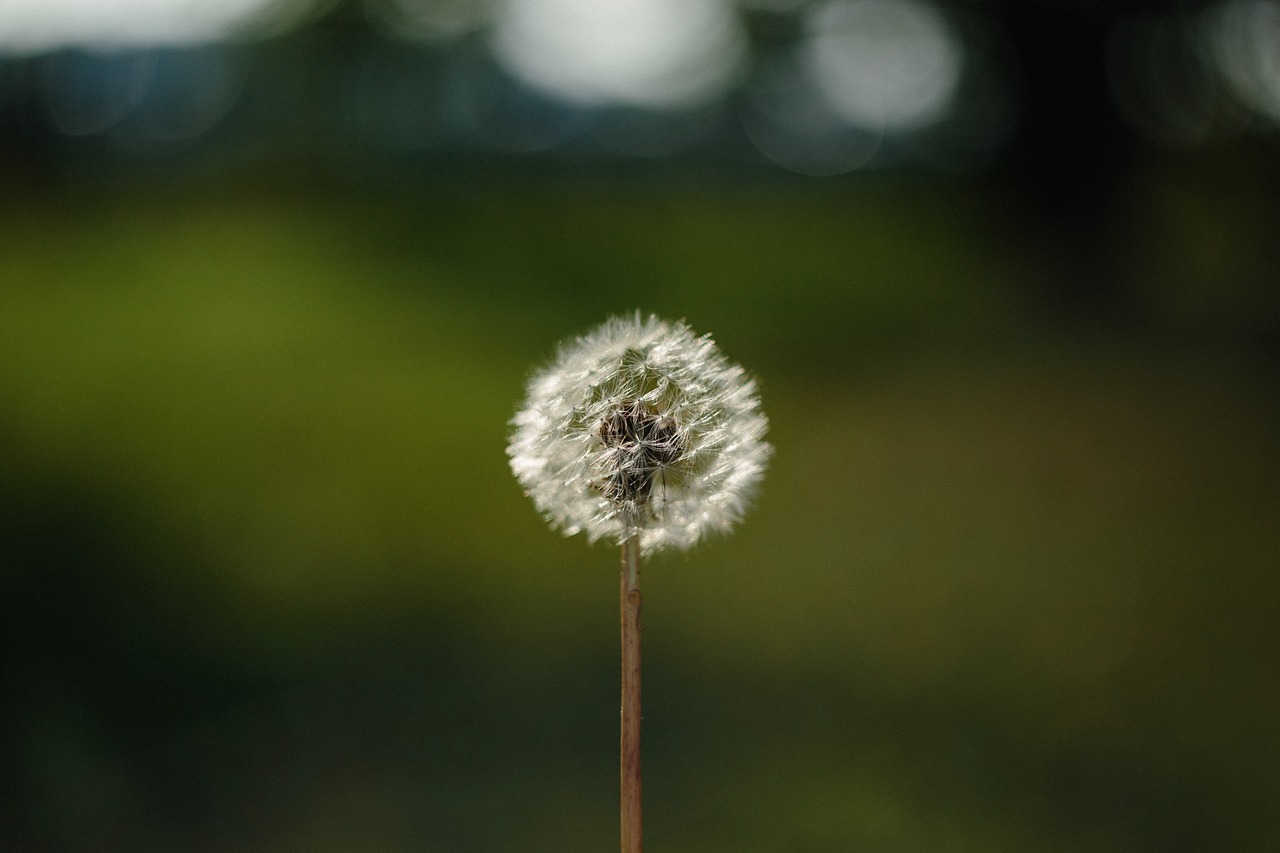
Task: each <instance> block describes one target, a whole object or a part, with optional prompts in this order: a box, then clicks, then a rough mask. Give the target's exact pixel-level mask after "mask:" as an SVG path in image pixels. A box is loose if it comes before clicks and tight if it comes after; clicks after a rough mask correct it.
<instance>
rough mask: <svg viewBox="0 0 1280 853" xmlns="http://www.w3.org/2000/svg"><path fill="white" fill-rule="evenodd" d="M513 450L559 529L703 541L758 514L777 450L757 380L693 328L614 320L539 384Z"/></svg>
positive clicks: (541, 375) (580, 341) (651, 545)
mask: <svg viewBox="0 0 1280 853" xmlns="http://www.w3.org/2000/svg"><path fill="white" fill-rule="evenodd" d="M511 423H512V426H513V427H514V431H513V434H512V436H511V442H510V444H509V445H508V447H507V455H508V456H509V457H510V459H511V470H512V471H513V472H514V473H515V475H516V479H517V480H519V481H520V484H521V485H522V486H523V487H524V489H525V491H526V492H527V493H528V495H529V496H530V497H531V498H532V499H533V502H534V504H535V506H537V508H538V510H539V511H540V512H541V513H542V514H543V515H544V516H545V517H546V518H547V520H548V521H549V522H551V524H552V525H553V526H554V527H556V528H558V529H559V530H561V531H562V532H563V533H564V534H565V535H566V536H572V535H575V534H577V533H585V534H586V536H587V539H588V540H589V541H592V542H594V541H596V540H598V539H601V538H610V539H614V540H615V541H618V542H622V541H624V540H626V539H628V538H630V537H632V536H638V537H639V538H640V547H641V550H642V551H644V552H645V553H651V552H653V551H656V550H659V549H661V548H664V547H674V548H678V549H681V550H685V549H688V548H691V547H692V546H693V545H694V544H696V543H697V542H698V541H699V540H700V539H701V538H702V537H703V536H704V535H705V534H707V533H712V532H727V531H728V530H729V529H730V528H731V527H732V526H733V525H734V524H735V523H736V522H737V521H738V520H739V519H740V518H741V517H742V514H743V512H744V511H745V510H746V507H747V503H748V501H749V500H750V498H751V495H752V494H753V492H754V490H755V488H756V485H757V484H758V483H759V481H760V478H761V476H762V475H763V474H764V469H765V465H766V463H767V462H768V458H769V454H770V452H771V450H772V448H770V446H769V445H768V444H767V443H765V441H764V434H765V432H766V431H767V430H768V426H769V424H768V420H767V419H766V418H765V416H764V413H763V412H762V411H761V410H760V402H759V399H758V397H757V394H756V386H755V382H754V381H753V380H752V379H751V378H750V377H748V376H747V375H746V373H745V372H744V371H743V369H742V368H741V367H739V366H737V365H735V364H732V363H730V362H729V361H728V360H726V359H725V358H724V356H723V355H721V354H720V351H719V350H718V349H717V348H716V345H715V343H714V342H713V341H712V340H711V338H710V337H709V336H699V335H697V334H695V333H694V332H693V330H692V329H690V328H689V327H688V326H687V325H685V324H684V323H682V322H681V323H669V322H666V321H664V320H660V319H658V318H657V317H652V316H651V317H649V318H648V319H642V318H641V316H640V315H639V314H636V315H633V316H631V317H626V318H613V319H611V320H609V321H608V322H606V323H604V324H603V325H602V326H600V327H598V328H596V329H595V330H594V331H592V332H590V333H589V334H587V335H584V336H582V337H579V338H577V339H576V340H573V341H571V342H566V343H565V344H563V345H561V347H560V350H559V352H558V354H557V356H556V358H555V359H554V361H553V362H552V363H551V365H549V366H548V367H547V368H545V369H544V370H541V371H539V372H538V373H537V374H535V375H534V376H533V378H532V379H530V381H529V387H528V396H527V399H526V400H525V405H524V407H523V408H522V409H521V410H520V411H519V412H518V413H517V414H516V416H515V417H514V418H513V419H512V421H511Z"/></svg>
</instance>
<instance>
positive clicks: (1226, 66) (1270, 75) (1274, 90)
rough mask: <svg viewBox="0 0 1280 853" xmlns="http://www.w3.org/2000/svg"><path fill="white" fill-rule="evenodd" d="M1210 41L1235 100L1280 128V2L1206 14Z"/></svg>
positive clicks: (1250, 1) (1243, 3)
mask: <svg viewBox="0 0 1280 853" xmlns="http://www.w3.org/2000/svg"><path fill="white" fill-rule="evenodd" d="M1204 37H1205V43H1206V46H1207V48H1208V51H1209V54H1210V56H1212V57H1213V61H1214V63H1215V65H1216V66H1217V69H1218V72H1219V73H1220V74H1221V76H1222V78H1223V80H1224V81H1225V82H1226V84H1227V86H1228V87H1229V88H1230V89H1231V91H1232V92H1233V93H1234V94H1235V96H1236V97H1237V98H1238V99H1239V100H1240V101H1241V102H1242V103H1243V104H1244V105H1245V106H1246V107H1248V108H1249V109H1251V110H1254V111H1255V112H1257V113H1259V114H1261V115H1263V116H1265V117H1266V118H1268V119H1270V120H1271V121H1273V122H1280V2H1275V0H1227V2H1225V3H1222V4H1221V5H1219V6H1217V7H1216V8H1214V9H1211V10H1210V11H1209V12H1208V14H1206V16H1205V18H1204Z"/></svg>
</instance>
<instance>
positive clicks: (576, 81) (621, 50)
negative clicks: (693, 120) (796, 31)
mask: <svg viewBox="0 0 1280 853" xmlns="http://www.w3.org/2000/svg"><path fill="white" fill-rule="evenodd" d="M494 51H495V53H496V55H497V57H498V61H499V62H500V63H501V64H502V65H503V66H504V67H505V68H506V69H507V70H508V71H510V72H511V73H513V74H514V75H516V76H517V77H519V78H520V79H521V80H523V81H525V82H526V83H528V84H529V85H531V86H533V87H535V88H537V89H539V90H541V91H543V92H545V93H547V94H549V95H551V96H552V97H555V98H558V99H560V100H565V101H569V102H571V103H576V104H582V105H585V106H596V105H604V104H623V105H628V106H636V107H644V108H657V109H661V108H668V107H681V106H689V105H696V104H700V103H706V102H708V101H711V100H713V99H715V98H716V97H717V96H719V95H720V94H722V93H723V92H724V90H725V88H726V87H727V86H728V85H729V83H730V82H731V81H732V79H733V77H734V75H735V74H736V72H737V70H738V68H739V67H740V64H741V62H742V60H743V58H744V54H745V37H744V35H743V33H742V28H741V24H740V22H739V21H738V19H737V17H736V15H735V12H734V10H733V9H732V8H731V7H730V6H729V5H728V4H727V3H725V2H723V0H611V2H599V0H508V2H507V3H506V4H505V5H503V6H502V7H501V9H500V10H499V14H498V19H497V23H496V28H495V33H494Z"/></svg>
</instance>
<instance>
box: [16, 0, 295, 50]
mask: <svg viewBox="0 0 1280 853" xmlns="http://www.w3.org/2000/svg"><path fill="white" fill-rule="evenodd" d="M286 3H288V0H217V2H206V0H38V2H30V0H0V54H3V53H8V54H35V53H43V52H46V51H50V50H56V49H58V48H62V47H73V46H82V47H95V48H105V49H118V48H129V47H140V46H158V45H189V44H200V43H203V42H210V41H217V40H220V39H224V38H228V37H230V36H233V35H236V34H237V33H239V32H241V30H242V29H243V28H245V27H249V26H250V25H251V24H252V23H254V22H258V21H262V22H266V21H269V20H270V19H272V18H273V16H274V15H275V13H276V12H278V11H279V8H280V7H283V6H285V5H286ZM289 5H296V4H293V3H289Z"/></svg>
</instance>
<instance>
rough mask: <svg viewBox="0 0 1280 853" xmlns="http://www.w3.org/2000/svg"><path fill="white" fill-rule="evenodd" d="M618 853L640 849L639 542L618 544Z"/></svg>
mask: <svg viewBox="0 0 1280 853" xmlns="http://www.w3.org/2000/svg"><path fill="white" fill-rule="evenodd" d="M621 574H622V583H621V594H620V604H621V610H622V737H621V756H620V775H621V780H620V781H621V817H622V853H641V850H642V849H643V847H644V844H643V833H642V831H641V809H640V539H639V537H637V536H631V537H629V538H628V539H626V540H625V541H624V542H623V543H622V572H621Z"/></svg>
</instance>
